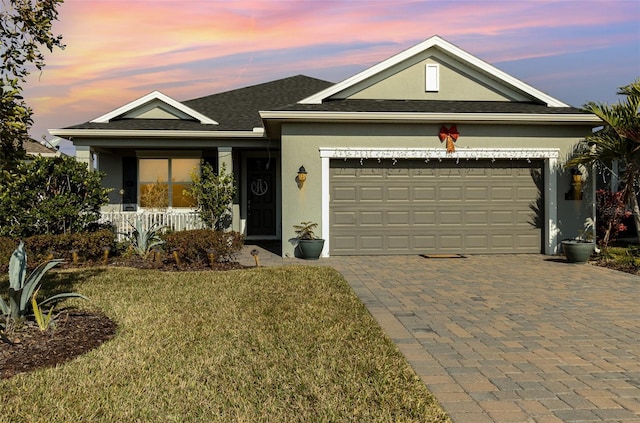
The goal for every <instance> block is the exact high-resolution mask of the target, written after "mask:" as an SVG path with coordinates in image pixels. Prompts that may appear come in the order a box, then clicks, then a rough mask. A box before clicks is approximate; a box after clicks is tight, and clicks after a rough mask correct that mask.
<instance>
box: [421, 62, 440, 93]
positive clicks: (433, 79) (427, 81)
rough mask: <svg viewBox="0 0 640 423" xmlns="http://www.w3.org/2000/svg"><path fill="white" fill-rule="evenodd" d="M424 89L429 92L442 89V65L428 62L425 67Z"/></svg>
mask: <svg viewBox="0 0 640 423" xmlns="http://www.w3.org/2000/svg"><path fill="white" fill-rule="evenodd" d="M424 90H425V92H428V93H437V92H438V91H440V65H437V64H430V63H427V64H426V65H425V67H424Z"/></svg>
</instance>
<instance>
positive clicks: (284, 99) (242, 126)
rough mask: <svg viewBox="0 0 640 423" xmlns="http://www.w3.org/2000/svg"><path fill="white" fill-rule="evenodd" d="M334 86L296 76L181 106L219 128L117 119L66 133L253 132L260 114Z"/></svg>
mask: <svg viewBox="0 0 640 423" xmlns="http://www.w3.org/2000/svg"><path fill="white" fill-rule="evenodd" d="M332 84H333V83H331V82H328V81H323V80H321V79H316V78H311V77H309V76H304V75H297V76H292V77H289V78H284V79H278V80H276V81H271V82H266V83H263V84H258V85H253V86H250V87H245V88H239V89H236V90H231V91H226V92H222V93H218V94H213V95H209V96H206V97H200V98H196V99H193V100H188V101H184V102H182V103H183V104H184V105H186V106H188V107H190V108H192V109H194V110H195V111H197V112H200V113H202V114H204V115H205V116H208V117H210V118H211V119H213V120H215V121H216V122H218V123H219V124H218V125H205V124H201V123H199V122H196V121H189V120H178V119H114V120H112V121H110V122H108V123H96V122H85V123H82V124H79V125H74V126H70V127H67V128H65V129H110V130H191V131H251V130H252V129H253V128H256V127H262V120H261V119H260V114H259V113H258V112H259V111H260V110H274V109H278V108H281V107H283V106H287V105H289V104H292V103H295V102H297V101H299V100H301V99H303V98H304V97H307V96H309V95H311V94H314V93H316V92H318V91H321V90H323V89H325V88H327V87H329V86H331V85H332Z"/></svg>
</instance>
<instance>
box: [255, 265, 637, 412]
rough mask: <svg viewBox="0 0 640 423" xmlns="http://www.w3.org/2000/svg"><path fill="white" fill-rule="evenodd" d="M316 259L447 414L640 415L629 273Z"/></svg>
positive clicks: (575, 267)
mask: <svg viewBox="0 0 640 423" xmlns="http://www.w3.org/2000/svg"><path fill="white" fill-rule="evenodd" d="M284 262H285V263H291V262H292V260H285V261H284ZM296 262H297V261H296ZM280 263H282V260H281V259H278V258H276V259H273V260H272V261H269V262H268V264H267V265H270V264H280ZM306 264H309V263H308V262H307V263H306ZM314 264H319V265H329V266H332V267H334V268H336V269H337V270H338V271H340V272H341V273H342V274H343V275H344V277H345V278H346V279H347V281H348V282H349V284H350V285H351V286H352V287H353V289H354V291H355V292H356V293H357V294H358V296H359V297H360V298H361V299H362V301H363V302H364V303H365V304H366V306H367V307H368V309H369V310H370V312H371V313H372V315H373V316H374V317H375V318H376V320H377V321H378V322H379V323H380V325H381V326H382V328H383V329H384V331H385V332H386V333H387V335H388V336H389V337H390V338H391V339H392V340H393V341H394V342H395V343H396V344H397V345H398V347H399V349H400V351H402V353H403V354H404V355H405V356H406V358H407V359H408V361H409V363H410V364H411V365H412V366H413V368H414V369H415V371H416V372H417V374H418V375H419V376H420V378H421V379H422V380H423V381H424V383H425V384H426V385H427V387H428V388H429V390H430V391H431V392H432V393H433V394H434V395H435V396H436V398H437V399H438V401H439V402H440V404H441V405H442V406H443V407H444V409H445V410H446V411H447V412H448V413H449V415H450V416H451V418H452V419H453V421H454V422H456V423H466V422H473V423H481V422H539V423H546V422H603V421H606V422H624V423H629V422H640V277H638V276H632V275H628V274H624V273H620V272H616V271H612V270H608V269H603V268H599V267H595V266H591V265H579V264H568V263H565V262H563V261H562V260H560V259H557V258H553V257H545V256H541V255H500V256H470V257H468V258H459V259H425V258H421V257H417V256H398V257H345V258H335V257H332V258H329V259H323V260H320V261H318V262H315V263H314Z"/></svg>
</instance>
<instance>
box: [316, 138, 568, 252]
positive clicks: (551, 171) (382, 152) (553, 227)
mask: <svg viewBox="0 0 640 423" xmlns="http://www.w3.org/2000/svg"><path fill="white" fill-rule="evenodd" d="M319 150H320V158H321V160H322V238H324V239H325V245H324V250H323V252H322V256H323V257H329V247H330V245H329V243H330V241H329V239H330V237H329V235H330V230H329V227H330V222H329V216H330V210H329V195H330V194H329V193H330V191H329V169H330V167H329V164H330V160H331V159H345V160H346V159H360V160H366V159H378V160H382V159H387V160H389V159H390V160H394V161H395V160H398V159H422V160H425V161H429V160H434V159H435V160H443V159H455V160H456V161H459V160H461V159H463V160H479V159H483V160H497V159H511V160H534V159H535V160H541V159H542V160H544V181H545V187H544V191H545V192H544V214H545V222H546V225H545V226H546V227H545V228H544V253H545V254H546V255H553V254H556V253H557V252H558V234H559V230H558V210H557V205H558V201H557V195H558V172H559V167H558V159H559V157H560V150H559V149H557V148H457V149H456V151H455V152H453V153H447V152H446V150H445V149H443V148H369V147H354V148H348V147H320V149H319Z"/></svg>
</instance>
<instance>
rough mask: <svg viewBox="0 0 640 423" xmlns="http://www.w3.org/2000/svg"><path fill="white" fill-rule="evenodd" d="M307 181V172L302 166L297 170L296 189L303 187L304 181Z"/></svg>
mask: <svg viewBox="0 0 640 423" xmlns="http://www.w3.org/2000/svg"><path fill="white" fill-rule="evenodd" d="M306 180H307V170H306V169H305V168H304V166H300V169H298V176H296V182H297V183H298V188H302V186H303V185H304V181H306Z"/></svg>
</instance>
